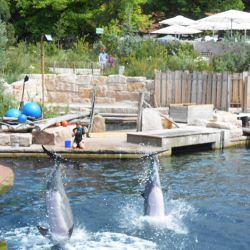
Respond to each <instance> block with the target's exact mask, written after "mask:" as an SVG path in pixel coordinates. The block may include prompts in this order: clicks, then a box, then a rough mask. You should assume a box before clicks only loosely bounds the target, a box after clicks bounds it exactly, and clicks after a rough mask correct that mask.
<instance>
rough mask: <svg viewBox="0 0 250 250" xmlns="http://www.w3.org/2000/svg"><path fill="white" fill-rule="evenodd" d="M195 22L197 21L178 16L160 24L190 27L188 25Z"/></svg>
mask: <svg viewBox="0 0 250 250" xmlns="http://www.w3.org/2000/svg"><path fill="white" fill-rule="evenodd" d="M194 22H195V21H194V20H192V19H189V18H187V17H184V16H181V15H178V16H175V17H172V18H168V19H165V20H163V21H161V22H159V23H160V24H168V25H175V24H178V25H183V26H188V25H191V24H193V23H194Z"/></svg>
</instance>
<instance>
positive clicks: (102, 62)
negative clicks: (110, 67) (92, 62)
mask: <svg viewBox="0 0 250 250" xmlns="http://www.w3.org/2000/svg"><path fill="white" fill-rule="evenodd" d="M98 59H99V63H100V65H101V69H102V71H103V70H104V69H105V67H106V65H107V62H108V54H107V53H106V52H105V49H104V48H102V49H101V51H100V54H99V57H98Z"/></svg>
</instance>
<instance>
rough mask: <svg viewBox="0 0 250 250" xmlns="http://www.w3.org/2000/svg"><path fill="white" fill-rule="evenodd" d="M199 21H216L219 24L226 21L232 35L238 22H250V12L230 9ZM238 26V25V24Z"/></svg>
mask: <svg viewBox="0 0 250 250" xmlns="http://www.w3.org/2000/svg"><path fill="white" fill-rule="evenodd" d="M197 22H199V23H203V22H216V23H217V24H218V25H219V24H221V23H226V24H227V25H229V26H230V30H231V35H232V30H233V29H234V26H235V25H237V23H249V22H250V13H248V12H244V11H239V10H228V11H224V12H221V13H217V14H214V15H212V16H208V17H205V18H202V19H199V20H197ZM236 27H237V26H236Z"/></svg>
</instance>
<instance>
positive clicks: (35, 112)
mask: <svg viewBox="0 0 250 250" xmlns="http://www.w3.org/2000/svg"><path fill="white" fill-rule="evenodd" d="M22 113H23V114H24V115H26V116H30V117H33V118H36V119H38V118H40V117H41V116H42V108H41V107H40V105H39V104H38V103H36V102H28V103H26V104H25V105H24V106H23V109H22Z"/></svg>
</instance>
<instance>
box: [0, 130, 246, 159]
mask: <svg viewBox="0 0 250 250" xmlns="http://www.w3.org/2000/svg"><path fill="white" fill-rule="evenodd" d="M247 143H249V139H248V137H246V136H241V137H238V138H233V139H232V138H230V137H229V136H228V132H227V131H225V130H221V129H213V128H205V127H196V126H190V127H188V126H185V127H182V128H178V129H165V130H160V131H159V130H158V131H147V132H138V133H137V132H133V131H122V132H103V133H91V134H90V138H85V148H84V149H72V148H65V147H64V143H62V144H60V145H47V146H46V145H45V147H46V148H47V149H48V150H51V151H54V152H57V153H58V154H60V155H62V156H63V157H67V158H138V157H141V156H143V155H148V154H151V153H156V152H161V155H171V154H172V150H173V149H175V148H185V147H191V146H195V145H209V147H210V148H212V149H220V148H226V147H232V146H237V145H246V144H247ZM183 150H184V149H183ZM1 157H47V155H46V154H45V153H44V151H43V149H42V147H41V145H38V144H32V145H31V146H30V147H20V146H15V147H11V146H0V158H1Z"/></svg>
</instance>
